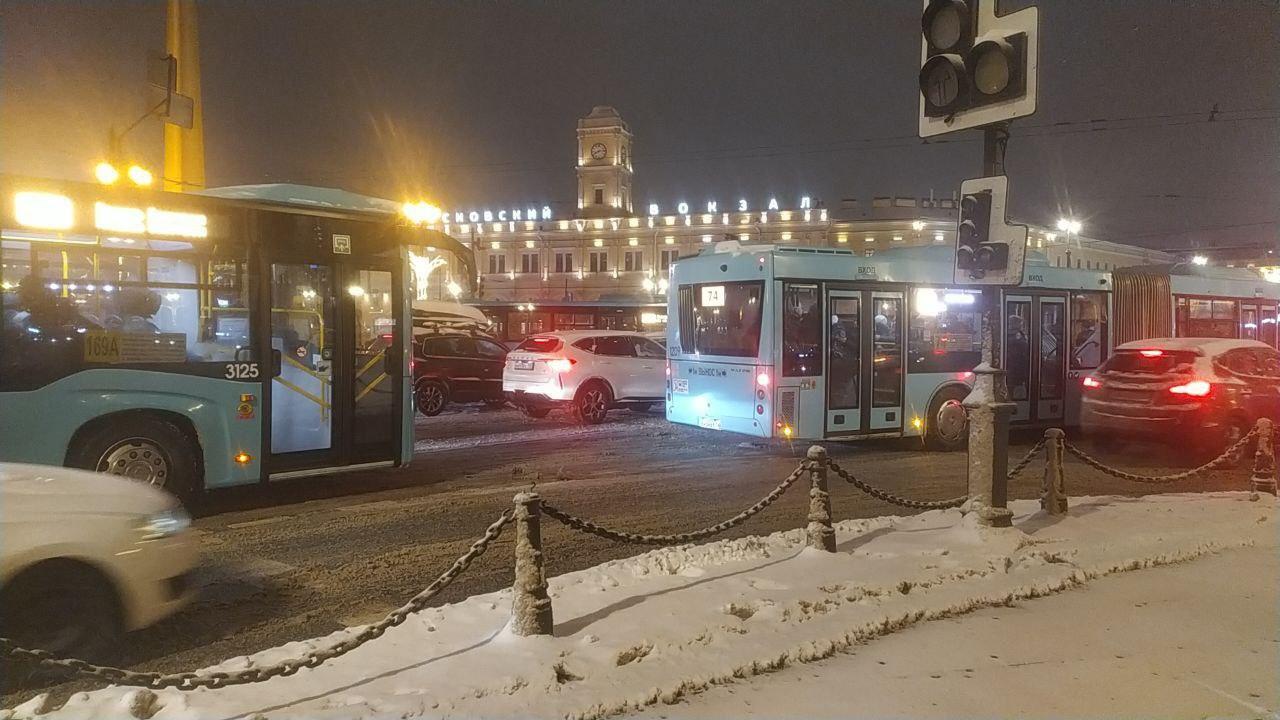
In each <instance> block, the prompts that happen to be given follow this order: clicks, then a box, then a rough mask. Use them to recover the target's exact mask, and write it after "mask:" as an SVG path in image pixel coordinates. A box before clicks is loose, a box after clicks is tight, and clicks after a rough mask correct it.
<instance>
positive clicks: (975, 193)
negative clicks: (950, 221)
mask: <svg viewBox="0 0 1280 720" xmlns="http://www.w3.org/2000/svg"><path fill="white" fill-rule="evenodd" d="M1008 189H1009V180H1008V178H1006V177H1004V176H1003V175H1001V176H998V177H987V178H976V179H973V180H965V181H964V182H963V183H962V184H961V185H960V214H959V218H958V220H957V226H956V265H955V273H954V279H955V281H956V282H957V283H965V284H981V285H1019V284H1021V282H1022V269H1023V260H1024V257H1025V255H1026V247H1027V228H1026V226H1024V225H1010V224H1009V223H1008V222H1006V221H1005V200H1006V197H1007V194H1008Z"/></svg>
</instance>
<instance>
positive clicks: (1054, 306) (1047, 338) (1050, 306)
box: [1040, 302, 1066, 400]
mask: <svg viewBox="0 0 1280 720" xmlns="http://www.w3.org/2000/svg"><path fill="white" fill-rule="evenodd" d="M1063 307H1064V306H1063V304H1062V303H1050V302H1041V303H1040V399H1041V400H1056V399H1058V398H1060V397H1062V390H1063V388H1062V348H1063V345H1064V343H1063V338H1062V334H1063V330H1064V325H1065V322H1066V320H1065V318H1063V317H1062V315H1063Z"/></svg>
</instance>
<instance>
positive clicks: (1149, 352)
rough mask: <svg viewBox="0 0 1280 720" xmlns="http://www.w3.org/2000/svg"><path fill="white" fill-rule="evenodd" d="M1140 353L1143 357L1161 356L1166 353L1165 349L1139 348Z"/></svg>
mask: <svg viewBox="0 0 1280 720" xmlns="http://www.w3.org/2000/svg"><path fill="white" fill-rule="evenodd" d="M1138 354H1139V355H1141V356H1142V357H1160V356H1161V355H1164V351H1163V350H1139V351H1138Z"/></svg>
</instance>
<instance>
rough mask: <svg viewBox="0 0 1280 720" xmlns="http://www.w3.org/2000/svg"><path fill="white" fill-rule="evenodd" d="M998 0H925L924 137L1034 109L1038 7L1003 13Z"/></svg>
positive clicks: (921, 87) (1003, 119) (921, 82)
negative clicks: (996, 10)
mask: <svg viewBox="0 0 1280 720" xmlns="http://www.w3.org/2000/svg"><path fill="white" fill-rule="evenodd" d="M995 2H996V0H925V5H924V14H923V15H922V16H921V18H920V25H921V34H922V49H921V58H920V63H921V67H920V74H919V78H918V85H919V90H920V136H921V137H930V136H933V135H940V134H942V133H947V132H953V131H956V130H964V129H967V128H972V127H978V126H981V125H988V124H991V123H996V122H1006V121H1008V120H1012V119H1013V118H1017V117H1024V116H1027V115H1031V114H1032V113H1034V112H1035V106H1036V97H1035V96H1036V53H1037V28H1038V17H1039V16H1038V10H1037V9H1036V8H1034V7H1030V8H1026V9H1024V10H1020V11H1018V12H1016V13H1010V14H1009V15H1005V16H1001V17H997V16H996V14H995Z"/></svg>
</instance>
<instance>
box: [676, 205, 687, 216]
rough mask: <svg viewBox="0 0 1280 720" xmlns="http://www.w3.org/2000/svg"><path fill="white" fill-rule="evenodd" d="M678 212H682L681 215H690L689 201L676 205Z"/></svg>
mask: <svg viewBox="0 0 1280 720" xmlns="http://www.w3.org/2000/svg"><path fill="white" fill-rule="evenodd" d="M676 212H678V213H680V214H681V215H688V214H689V203H687V202H682V203H680V204H678V205H676Z"/></svg>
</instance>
